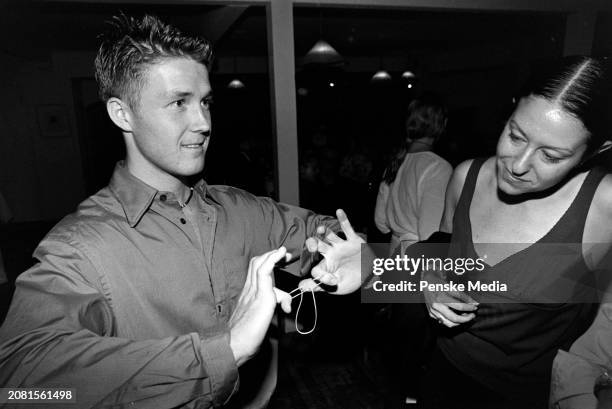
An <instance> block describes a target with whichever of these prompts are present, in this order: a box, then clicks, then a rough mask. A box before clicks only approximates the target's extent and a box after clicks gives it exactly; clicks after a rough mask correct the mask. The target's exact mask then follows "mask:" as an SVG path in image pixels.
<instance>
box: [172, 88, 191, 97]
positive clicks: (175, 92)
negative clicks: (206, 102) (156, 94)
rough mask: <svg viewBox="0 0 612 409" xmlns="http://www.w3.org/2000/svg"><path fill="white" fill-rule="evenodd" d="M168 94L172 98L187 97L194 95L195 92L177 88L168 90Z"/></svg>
mask: <svg viewBox="0 0 612 409" xmlns="http://www.w3.org/2000/svg"><path fill="white" fill-rule="evenodd" d="M166 95H167V96H168V97H171V98H185V97H190V96H192V95H193V92H189V91H181V90H178V89H176V90H171V91H170V92H167V93H166Z"/></svg>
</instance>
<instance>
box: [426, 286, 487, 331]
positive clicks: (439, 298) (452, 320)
mask: <svg viewBox="0 0 612 409" xmlns="http://www.w3.org/2000/svg"><path fill="white" fill-rule="evenodd" d="M423 296H424V298H425V303H426V305H427V311H428V312H429V316H430V317H431V318H433V319H434V320H436V321H438V322H439V323H440V324H441V325H444V326H446V327H448V328H452V327H456V326H457V325H460V324H464V323H466V322H469V321H471V320H473V319H474V318H475V317H476V314H475V313H474V312H475V311H476V310H477V309H478V302H476V301H475V300H474V299H473V298H472V297H470V296H469V295H467V294H466V293H462V292H458V291H447V292H442V291H427V290H424V291H423ZM457 312H460V313H459V314H458V313H457Z"/></svg>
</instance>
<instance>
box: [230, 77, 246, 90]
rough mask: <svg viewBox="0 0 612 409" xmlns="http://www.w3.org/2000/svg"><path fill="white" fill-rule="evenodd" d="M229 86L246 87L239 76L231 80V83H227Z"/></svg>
mask: <svg viewBox="0 0 612 409" xmlns="http://www.w3.org/2000/svg"><path fill="white" fill-rule="evenodd" d="M227 87H228V88H231V89H240V88H244V83H243V82H242V81H240V80H239V79H238V78H234V79H233V80H231V81H230V82H229V84H227Z"/></svg>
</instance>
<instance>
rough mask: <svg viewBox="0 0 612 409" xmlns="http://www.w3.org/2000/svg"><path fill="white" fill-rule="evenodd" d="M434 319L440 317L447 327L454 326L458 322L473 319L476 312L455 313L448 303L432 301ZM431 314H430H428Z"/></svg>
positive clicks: (461, 322)
mask: <svg viewBox="0 0 612 409" xmlns="http://www.w3.org/2000/svg"><path fill="white" fill-rule="evenodd" d="M432 309H433V315H434V317H433V318H434V319H440V320H441V321H442V322H441V323H443V324H444V325H446V326H447V327H451V326H456V325H459V324H465V323H466V322H469V321H471V320H473V319H474V318H475V317H476V314H474V313H469V314H457V313H455V312H454V311H453V310H451V309H450V308H449V307H448V305H446V304H440V303H434V304H433V306H432ZM430 315H431V314H430Z"/></svg>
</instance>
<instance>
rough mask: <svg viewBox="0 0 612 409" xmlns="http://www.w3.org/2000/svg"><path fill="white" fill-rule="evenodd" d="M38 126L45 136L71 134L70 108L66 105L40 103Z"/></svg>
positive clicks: (37, 108)
mask: <svg viewBox="0 0 612 409" xmlns="http://www.w3.org/2000/svg"><path fill="white" fill-rule="evenodd" d="M36 115H37V119H38V128H39V129H40V135H41V136H42V137H43V138H62V137H66V136H70V124H69V123H68V110H67V109H66V106H64V105H39V106H37V107H36Z"/></svg>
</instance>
